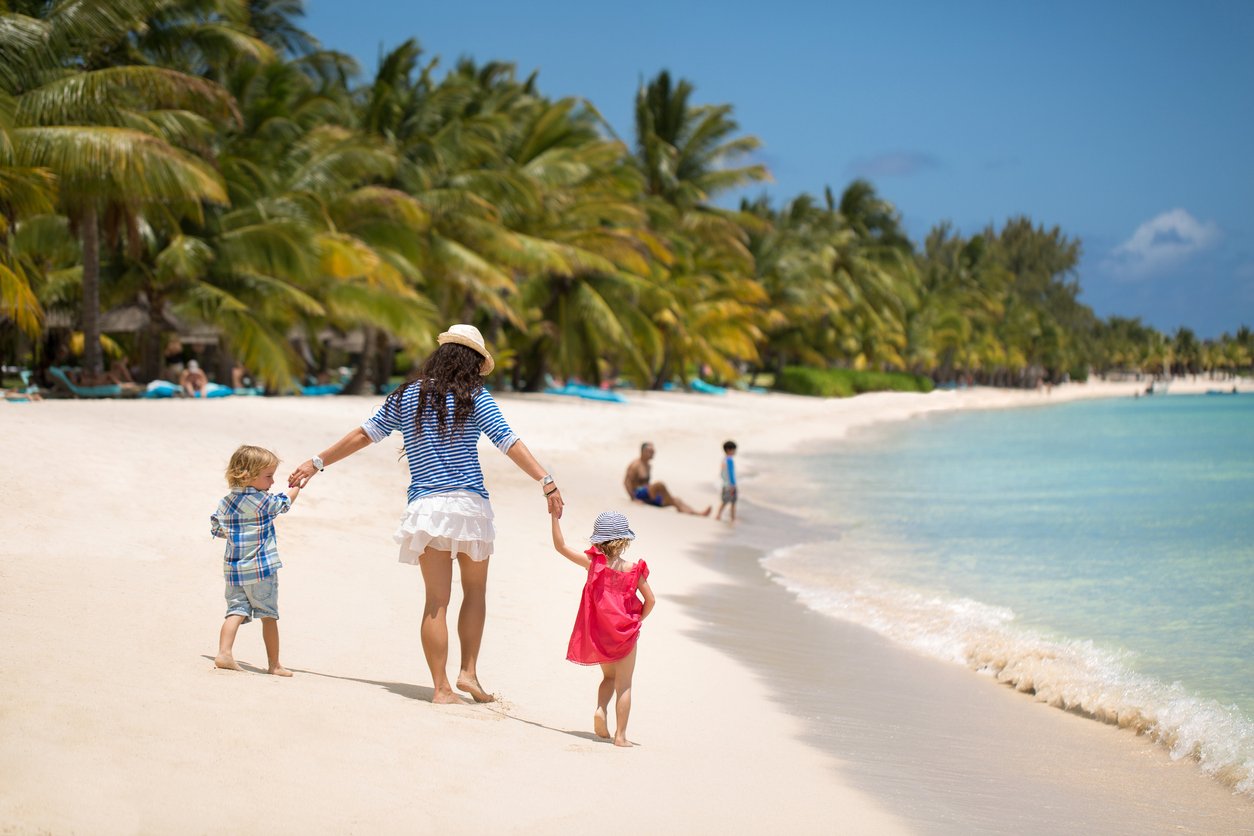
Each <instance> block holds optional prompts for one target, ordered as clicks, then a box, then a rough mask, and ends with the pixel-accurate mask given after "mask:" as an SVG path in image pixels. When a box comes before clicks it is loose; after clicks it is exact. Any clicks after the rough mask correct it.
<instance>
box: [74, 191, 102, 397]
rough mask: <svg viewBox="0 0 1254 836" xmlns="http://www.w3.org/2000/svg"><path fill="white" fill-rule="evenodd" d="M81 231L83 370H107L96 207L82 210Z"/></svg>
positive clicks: (93, 372) (91, 371) (92, 372)
mask: <svg viewBox="0 0 1254 836" xmlns="http://www.w3.org/2000/svg"><path fill="white" fill-rule="evenodd" d="M79 234H80V235H81V236H82V238H83V310H82V319H83V322H82V326H83V370H84V371H86V372H87V373H89V374H92V375H98V374H101V373H103V372H104V355H102V354H101V352H100V224H99V220H98V218H97V214H96V207H95V206H91V205H88V207H87V208H86V209H85V210H83V217H82V219H81V220H80V229H79Z"/></svg>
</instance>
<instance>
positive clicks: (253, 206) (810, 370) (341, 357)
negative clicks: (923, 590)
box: [0, 0, 1254, 393]
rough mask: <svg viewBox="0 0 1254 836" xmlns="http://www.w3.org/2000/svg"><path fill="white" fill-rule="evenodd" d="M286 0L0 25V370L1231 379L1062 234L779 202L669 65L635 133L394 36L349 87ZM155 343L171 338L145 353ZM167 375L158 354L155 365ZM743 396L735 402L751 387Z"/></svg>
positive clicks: (652, 86)
mask: <svg viewBox="0 0 1254 836" xmlns="http://www.w3.org/2000/svg"><path fill="white" fill-rule="evenodd" d="M301 16H302V4H301V2H300V0H110V2H109V3H100V2H91V0H60V2H48V0H0V357H3V358H4V360H5V362H6V363H7V364H10V365H13V364H27V363H31V364H33V365H36V366H38V367H46V366H48V365H50V364H53V363H64V362H73V363H76V364H78V365H81V366H82V368H83V369H84V370H86V371H87V372H93V373H99V372H102V371H103V370H104V368H105V366H106V356H125V357H127V358H129V362H130V363H131V364H133V366H134V367H135V369H136V370H137V372H138V373H139V375H140V376H141V379H151V378H155V377H158V376H160V375H161V374H162V372H163V368H162V366H163V363H164V362H165V361H166V359H167V357H168V356H170V352H171V351H174V352H175V353H176V355H177V352H178V351H179V349H178V346H177V344H172V342H171V338H177V337H180V336H182V337H183V338H184V339H189V334H191V333H199V334H201V335H204V334H208V335H209V337H207V338H205V339H204V340H203V341H202V342H201V343H200V345H201V348H200V349H199V352H198V356H199V357H200V358H201V360H202V362H204V361H209V362H208V363H207V365H209V366H210V368H211V370H213V371H215V373H216V374H218V375H219V376H225V375H227V374H228V373H229V370H230V369H231V368H233V367H236V366H242V367H244V368H246V369H248V370H249V372H250V373H251V374H252V375H253V376H254V377H255V378H257V380H258V381H259V382H261V383H263V384H264V385H265V386H266V387H268V388H269V389H270V390H272V391H288V390H290V389H291V388H292V387H293V386H294V385H295V384H296V383H297V382H299V381H300V380H302V379H303V378H306V377H308V376H311V375H316V374H318V373H325V372H327V371H328V370H330V369H333V368H335V367H338V366H340V365H349V366H352V367H353V369H354V373H353V376H352V380H351V382H350V383H349V385H348V387H347V388H348V391H353V392H361V391H367V390H368V389H371V388H375V387H378V386H381V385H383V384H385V383H386V382H387V381H388V380H389V379H390V378H392V377H393V375H395V374H397V373H403V372H404V371H406V369H407V368H408V366H409V365H410V364H412V362H413V361H414V359H415V358H417V357H420V356H421V355H423V354H424V353H425V352H426V351H428V350H429V349H430V348H431V347H432V345H433V344H434V336H435V334H436V333H437V332H438V331H439V330H440V328H441V327H442V326H443V325H445V324H447V323H449V322H452V321H464V322H471V323H474V324H476V325H477V326H478V327H479V328H480V329H481V330H482V331H483V332H484V333H485V335H486V336H487V338H488V340H489V341H490V342H491V343H492V344H493V345H494V346H495V347H496V348H497V350H498V353H499V354H500V362H499V363H498V366H499V367H501V369H502V383H503V384H504V385H511V386H513V387H515V388H518V389H539V388H541V387H543V386H545V384H546V382H547V381H548V380H550V379H551V378H553V377H558V378H579V379H581V380H584V381H587V382H593V383H600V382H604V381H618V380H626V381H630V382H632V383H634V384H635V385H639V386H650V387H660V386H663V385H666V384H668V383H670V382H673V381H678V382H680V383H685V382H688V381H691V380H692V379H694V378H696V377H702V378H704V379H706V380H709V381H713V382H726V383H735V382H746V383H750V384H752V383H754V382H756V381H757V380H767V379H773V380H776V381H779V382H781V385H785V386H788V387H789V388H793V389H796V390H798V391H802V390H813V391H815V392H819V393H844V392H846V391H848V392H853V391H862V390H864V389H866V388H879V387H882V386H895V387H901V386H905V387H907V388H914V387H916V386H917V387H925V386H929V385H930V383H931V382H933V381H934V382H937V383H946V382H953V381H971V382H980V383H988V384H994V385H1003V386H1033V385H1036V384H1037V383H1039V382H1041V381H1057V380H1063V379H1067V378H1071V379H1077V378H1084V377H1086V376H1088V375H1089V374H1090V373H1092V372H1095V373H1098V374H1109V373H1124V374H1138V375H1139V374H1150V375H1158V374H1172V373H1177V374H1178V373H1193V374H1196V373H1219V374H1225V373H1230V372H1236V371H1239V370H1247V369H1249V368H1250V366H1251V360H1252V353H1254V340H1252V339H1251V334H1250V330H1249V328H1248V327H1243V328H1241V329H1240V330H1238V331H1236V332H1235V333H1234V334H1232V335H1227V334H1225V335H1224V336H1223V337H1221V338H1220V339H1217V340H1202V339H1199V338H1198V337H1197V335H1196V334H1195V333H1193V332H1192V331H1190V330H1189V329H1187V328H1181V329H1179V330H1178V331H1177V332H1176V333H1174V334H1172V335H1166V334H1162V333H1160V332H1158V331H1156V330H1155V329H1154V328H1151V327H1149V326H1147V325H1145V324H1143V323H1141V322H1140V321H1138V320H1136V319H1125V318H1120V317H1111V318H1110V319H1107V320H1101V319H1099V318H1097V317H1096V316H1095V315H1094V313H1093V311H1092V310H1091V309H1090V308H1088V307H1087V306H1086V305H1084V304H1083V303H1082V302H1080V301H1079V291H1080V287H1079V283H1078V280H1077V265H1078V262H1079V258H1080V246H1081V244H1080V241H1079V240H1077V239H1075V238H1074V237H1071V236H1068V235H1067V234H1066V233H1064V232H1063V231H1062V230H1060V229H1058V228H1057V227H1047V226H1045V225H1041V224H1038V223H1036V222H1034V221H1033V220H1031V219H1030V218H1026V217H1016V218H1010V219H1008V220H1007V221H1006V222H1005V223H1004V224H1002V225H1001V226H1000V227H991V226H990V227H989V228H987V229H985V230H983V231H981V232H979V233H978V234H974V235H963V234H960V233H958V232H957V231H955V230H954V229H953V228H952V227H950V226H948V225H940V226H938V227H936V228H935V229H933V230H932V231H931V232H930V233H929V234H928V235H927V237H926V239H925V240H924V241H922V242H921V243H916V242H913V241H911V240H910V238H909V237H908V236H907V235H906V233H905V232H904V230H903V228H902V224H901V220H900V217H899V215H898V213H897V212H896V210H895V208H894V207H893V205H892V204H891V203H890V202H889V201H888V200H887V199H885V198H884V197H883V196H881V195H880V194H879V193H878V192H877V191H876V189H875V187H874V186H873V185H871V184H870V183H868V182H865V181H862V180H858V181H855V182H853V183H851V184H848V185H847V186H846V187H845V188H844V190H843V191H841V192H840V193H839V194H837V193H836V192H834V191H833V190H832V189H830V188H827V189H824V190H823V191H822V194H821V195H819V196H814V195H809V194H803V195H799V196H797V197H795V198H793V199H791V200H789V201H787V202H784V203H782V204H779V205H776V204H773V203H772V202H771V201H769V200H767V199H766V198H759V199H755V200H750V199H741V200H740V202H739V205H737V206H734V207H733V206H732V202H733V201H734V200H735V199H736V196H737V195H739V194H743V193H744V191H745V190H746V188H747V187H750V186H752V184H755V183H759V182H762V181H764V180H765V179H767V177H768V176H769V175H768V172H767V170H766V169H765V168H764V167H763V166H762V165H760V164H756V163H754V162H753V152H754V151H755V150H756V149H757V148H758V147H759V145H760V141H759V140H758V139H757V138H755V137H753V136H750V135H747V134H745V133H743V132H742V131H741V130H740V127H739V125H738V124H737V122H736V121H735V119H734V113H733V108H732V106H731V105H729V104H714V105H711V104H701V103H699V102H698V101H697V100H696V97H695V93H696V91H695V89H694V86H693V85H692V83H691V82H690V81H688V80H684V79H675V78H672V77H671V76H670V74H669V73H667V72H666V71H662V72H659V73H658V74H657V75H656V76H655V77H654V78H652V79H650V80H648V81H647V82H645V83H643V84H642V85H641V87H640V89H639V90H638V91H637V93H636V108H635V126H634V128H635V131H634V135H633V136H632V137H631V139H630V140H629V141H628V140H623V139H621V138H619V137H618V136H616V135H615V134H614V132H613V131H612V130H611V128H610V127H609V126H608V125H607V124H606V123H605V122H604V120H603V119H602V118H601V116H600V114H599V112H598V111H597V109H596V108H595V106H594V105H593V104H592V103H590V102H587V101H582V100H577V99H571V98H567V99H553V98H550V97H547V96H545V95H544V94H543V93H542V92H541V91H540V88H539V84H538V80H537V78H536V77H535V76H531V77H527V78H520V77H518V76H517V74H516V72H515V69H514V67H513V66H512V65H510V64H507V63H497V62H493V63H487V64H482V65H480V64H476V63H473V62H470V61H461V62H459V63H457V64H455V65H454V66H452V67H450V68H448V69H447V71H444V70H441V68H440V66H439V62H438V60H437V59H436V58H434V57H430V56H427V55H425V54H424V53H423V52H422V50H421V49H420V48H419V46H418V44H417V42H415V41H407V42H405V43H403V44H401V45H400V46H399V47H397V48H396V49H394V50H392V51H391V52H390V53H388V54H386V55H383V56H382V57H381V59H380V62H379V66H378V69H377V70H376V71H375V73H374V75H373V77H365V76H363V74H362V73H361V72H360V69H359V68H358V66H357V65H356V63H355V62H354V61H353V60H352V59H350V58H348V57H347V56H345V55H343V54H341V53H338V52H335V51H334V50H331V49H327V48H324V47H323V46H322V45H320V44H319V43H318V42H317V41H316V39H314V38H313V37H312V36H311V35H309V34H308V33H307V32H305V31H303V30H302V29H301V26H300V19H301ZM172 345H173V346H174V347H173V348H172ZM183 351H184V352H187V351H188V349H183ZM759 376H761V377H759Z"/></svg>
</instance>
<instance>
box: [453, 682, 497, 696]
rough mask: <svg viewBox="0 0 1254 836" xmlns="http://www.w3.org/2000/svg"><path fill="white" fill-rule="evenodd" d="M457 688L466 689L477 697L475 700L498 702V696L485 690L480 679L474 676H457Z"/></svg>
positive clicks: (459, 689)
mask: <svg viewBox="0 0 1254 836" xmlns="http://www.w3.org/2000/svg"><path fill="white" fill-rule="evenodd" d="M457 690H458V691H465V692H466V693H467V694H470V696H472V697H474V698H475V702H496V697H495V696H493V695H492V694H489V693H488V692H487V691H485V690H483V686H482V685H480V684H479V680H478V679H477V678H476V677H472V676H459V677H457Z"/></svg>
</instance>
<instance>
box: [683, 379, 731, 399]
mask: <svg viewBox="0 0 1254 836" xmlns="http://www.w3.org/2000/svg"><path fill="white" fill-rule="evenodd" d="M688 388H689V389H691V390H692V391H694V392H700V393H701V394H702V395H726V394H727V389H726V388H725V387H722V386H715V385H714V384H713V383H706V382H705V381H704V380H702V379H701V378H695V379H694V380H692V381H691V382H689V384H688Z"/></svg>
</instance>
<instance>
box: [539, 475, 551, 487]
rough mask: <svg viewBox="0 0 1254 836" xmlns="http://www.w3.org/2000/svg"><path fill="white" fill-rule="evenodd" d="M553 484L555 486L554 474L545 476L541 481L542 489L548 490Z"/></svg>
mask: <svg viewBox="0 0 1254 836" xmlns="http://www.w3.org/2000/svg"><path fill="white" fill-rule="evenodd" d="M551 484H553V474H552V473H546V474H544V478H543V479H541V480H540V487H541V488H547V487H548V486H549V485H551Z"/></svg>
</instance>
